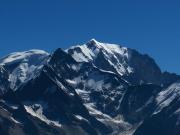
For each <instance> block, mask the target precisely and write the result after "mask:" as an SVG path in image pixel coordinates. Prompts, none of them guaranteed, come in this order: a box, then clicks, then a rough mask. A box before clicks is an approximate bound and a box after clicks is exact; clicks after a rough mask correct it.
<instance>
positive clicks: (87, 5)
mask: <svg viewBox="0 0 180 135" xmlns="http://www.w3.org/2000/svg"><path fill="white" fill-rule="evenodd" d="M91 38H95V39H96V40H98V41H103V42H109V43H117V44H121V45H123V46H127V47H130V48H134V49H137V50H138V51H140V52H142V53H148V54H149V55H151V56H152V57H153V58H154V59H155V60H156V62H157V63H158V64H159V65H160V67H161V68H162V69H163V70H168V71H171V72H176V73H179V74H180V60H179V59H180V1H179V0H176V1H175V0H168V1H167V0H1V1H0V50H1V51H0V56H3V55H6V54H8V53H10V52H14V51H23V50H28V49H33V48H36V49H44V50H47V51H49V52H51V51H53V50H54V49H55V48H58V47H60V48H68V47H69V46H71V45H75V44H82V43H85V42H87V41H88V40H90V39H91Z"/></svg>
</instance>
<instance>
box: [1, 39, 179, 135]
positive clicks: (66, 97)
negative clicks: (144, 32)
mask: <svg viewBox="0 0 180 135" xmlns="http://www.w3.org/2000/svg"><path fill="white" fill-rule="evenodd" d="M0 65H1V67H0V91H1V93H0V94H1V99H0V134H3V135H11V134H13V135H19V134H22V135H27V134H28V135H49V134H53V135H142V134H146V135H148V134H150V133H151V134H154V135H156V134H157V135H159V134H163V135H178V133H179V132H180V126H179V118H180V115H179V114H180V113H179V108H180V94H179V91H180V89H179V88H180V87H179V86H180V85H179V82H178V80H180V76H178V75H176V74H171V73H168V72H165V73H163V72H162V71H161V70H160V68H159V67H158V65H157V64H156V63H155V61H154V60H153V59H152V58H151V57H150V56H148V55H144V54H140V53H139V52H137V51H136V50H133V49H130V48H126V47H121V46H119V45H115V44H107V43H100V42H98V41H96V40H95V39H92V40H90V41H89V42H87V43H85V44H83V45H76V46H73V47H70V48H69V49H67V50H65V51H64V50H62V49H57V50H55V51H54V52H53V53H52V54H51V55H50V54H48V53H47V52H45V51H41V50H30V51H26V52H18V53H12V54H10V55H8V56H6V57H3V58H1V59H0ZM7 123H8V124H7ZM161 128H163V129H164V128H165V130H163V131H162V130H161ZM29 129H32V130H29Z"/></svg>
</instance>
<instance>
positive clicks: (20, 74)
mask: <svg viewBox="0 0 180 135" xmlns="http://www.w3.org/2000/svg"><path fill="white" fill-rule="evenodd" d="M48 56H49V54H48V53H47V52H45V51H42V50H29V51H25V52H15V53H12V54H9V55H8V56H5V57H3V58H1V59H0V65H3V66H4V67H5V68H6V69H7V70H8V71H9V81H10V87H11V88H12V89H16V88H17V87H18V86H19V84H21V83H23V82H25V81H27V80H29V79H31V78H32V77H33V76H34V75H35V74H36V72H38V70H39V69H41V68H42V67H43V64H45V63H46V61H47V59H48Z"/></svg>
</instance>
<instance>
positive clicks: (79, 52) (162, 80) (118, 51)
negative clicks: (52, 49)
mask: <svg viewBox="0 0 180 135" xmlns="http://www.w3.org/2000/svg"><path fill="white" fill-rule="evenodd" d="M66 51H67V52H68V53H69V54H70V55H71V56H72V57H73V58H74V59H75V60H76V61H78V62H90V63H93V64H94V65H95V66H96V67H98V68H100V69H103V70H106V71H112V72H114V73H116V74H118V75H120V76H122V77H123V78H125V79H126V80H128V81H129V82H131V83H133V84H140V83H153V84H159V85H167V84H170V83H172V81H171V80H168V79H166V78H172V77H171V76H172V75H171V74H168V75H167V74H166V75H167V77H166V76H165V75H164V73H162V72H161V70H160V68H159V67H158V65H157V64H156V63H155V61H154V60H153V59H152V58H151V57H149V56H148V55H146V54H140V53H139V52H137V51H136V50H133V49H130V48H127V47H122V46H119V45H116V44H108V43H101V42H98V41H96V40H95V39H92V40H90V41H89V42H87V43H86V44H83V45H77V46H73V47H70V48H69V49H67V50H66ZM140 69H141V70H140ZM173 78H174V77H173Z"/></svg>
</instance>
